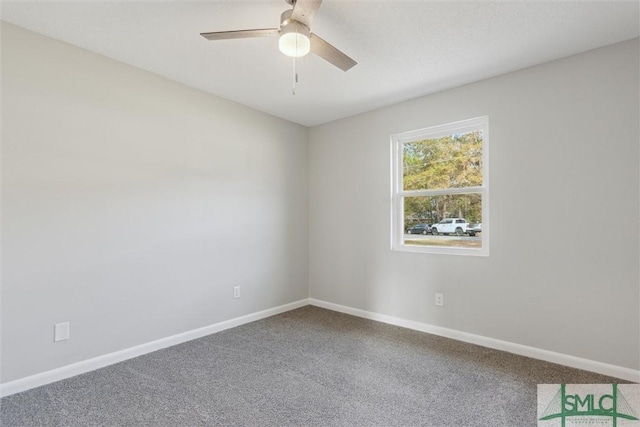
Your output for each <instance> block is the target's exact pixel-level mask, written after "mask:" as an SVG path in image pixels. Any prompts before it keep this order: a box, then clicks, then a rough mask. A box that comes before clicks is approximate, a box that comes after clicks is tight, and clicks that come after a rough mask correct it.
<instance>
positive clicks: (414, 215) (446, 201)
mask: <svg viewBox="0 0 640 427" xmlns="http://www.w3.org/2000/svg"><path fill="white" fill-rule="evenodd" d="M404 230H405V233H404V238H403V242H404V244H406V245H421V246H448V247H462V248H481V247H482V237H481V236H482V196H481V195H480V194H478V193H472V194H455V195H443V196H432V197H422V196H421V197H405V198H404Z"/></svg>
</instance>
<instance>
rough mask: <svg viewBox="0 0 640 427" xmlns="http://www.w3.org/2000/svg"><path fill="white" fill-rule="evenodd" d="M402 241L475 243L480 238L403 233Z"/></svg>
mask: <svg viewBox="0 0 640 427" xmlns="http://www.w3.org/2000/svg"><path fill="white" fill-rule="evenodd" d="M404 239H405V240H433V239H438V240H447V241H451V240H463V241H476V240H481V239H482V238H481V237H480V236H475V237H470V236H456V235H455V234H454V235H450V236H442V235H438V236H432V235H431V234H406V233H405V235H404Z"/></svg>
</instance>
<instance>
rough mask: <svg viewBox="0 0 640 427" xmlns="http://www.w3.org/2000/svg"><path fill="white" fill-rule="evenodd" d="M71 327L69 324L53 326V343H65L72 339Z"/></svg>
mask: <svg viewBox="0 0 640 427" xmlns="http://www.w3.org/2000/svg"><path fill="white" fill-rule="evenodd" d="M70 329H71V325H70V323H69V322H64V323H56V324H55V325H54V326H53V342H58V341H64V340H68V339H69V338H71V334H70Z"/></svg>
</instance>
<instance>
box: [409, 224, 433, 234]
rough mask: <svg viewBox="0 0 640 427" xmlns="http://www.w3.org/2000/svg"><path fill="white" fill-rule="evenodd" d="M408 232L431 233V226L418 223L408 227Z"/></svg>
mask: <svg viewBox="0 0 640 427" xmlns="http://www.w3.org/2000/svg"><path fill="white" fill-rule="evenodd" d="M407 234H431V226H430V225H429V224H416V225H414V226H413V227H409V228H408V229H407Z"/></svg>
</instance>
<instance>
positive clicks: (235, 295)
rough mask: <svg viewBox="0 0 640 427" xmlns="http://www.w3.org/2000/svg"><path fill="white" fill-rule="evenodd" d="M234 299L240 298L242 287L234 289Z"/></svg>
mask: <svg viewBox="0 0 640 427" xmlns="http://www.w3.org/2000/svg"><path fill="white" fill-rule="evenodd" d="M233 298H240V286H234V287H233Z"/></svg>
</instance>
